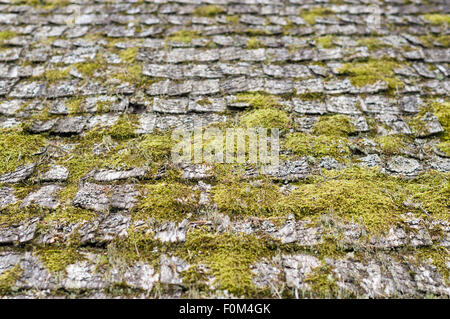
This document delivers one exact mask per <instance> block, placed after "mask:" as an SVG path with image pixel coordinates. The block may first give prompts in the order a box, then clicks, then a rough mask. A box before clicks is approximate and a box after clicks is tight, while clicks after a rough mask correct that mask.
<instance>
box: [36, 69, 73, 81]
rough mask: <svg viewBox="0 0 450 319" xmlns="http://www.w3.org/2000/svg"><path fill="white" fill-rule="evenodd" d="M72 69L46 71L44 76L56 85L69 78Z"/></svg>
mask: <svg viewBox="0 0 450 319" xmlns="http://www.w3.org/2000/svg"><path fill="white" fill-rule="evenodd" d="M69 72H70V68H64V69H54V70H46V71H45V72H44V74H43V78H44V79H45V80H46V81H47V82H48V83H54V82H58V81H61V80H65V79H68V78H69Z"/></svg>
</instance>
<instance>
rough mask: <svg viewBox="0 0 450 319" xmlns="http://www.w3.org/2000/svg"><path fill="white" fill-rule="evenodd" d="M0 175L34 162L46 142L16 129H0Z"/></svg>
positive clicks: (39, 137) (40, 137) (37, 136)
mask: <svg viewBox="0 0 450 319" xmlns="http://www.w3.org/2000/svg"><path fill="white" fill-rule="evenodd" d="M0 135H1V138H0V174H4V173H7V172H12V171H14V170H15V169H16V168H17V167H19V166H20V165H24V164H29V163H32V162H36V161H37V160H38V157H37V156H36V155H34V154H36V153H37V152H38V151H39V150H40V149H41V148H43V147H45V146H46V144H47V140H46V139H45V138H44V137H43V136H41V135H30V134H27V133H25V132H23V131H22V130H18V129H0Z"/></svg>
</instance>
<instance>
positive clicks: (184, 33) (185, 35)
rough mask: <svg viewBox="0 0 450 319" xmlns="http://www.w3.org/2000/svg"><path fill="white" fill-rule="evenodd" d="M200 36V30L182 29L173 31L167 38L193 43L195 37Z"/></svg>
mask: <svg viewBox="0 0 450 319" xmlns="http://www.w3.org/2000/svg"><path fill="white" fill-rule="evenodd" d="M198 37H199V32H198V31H193V30H180V31H176V32H173V33H172V34H170V36H169V37H168V38H167V40H170V41H173V42H183V43H191V42H192V40H193V39H196V38H198Z"/></svg>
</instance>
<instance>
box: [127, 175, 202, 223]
mask: <svg viewBox="0 0 450 319" xmlns="http://www.w3.org/2000/svg"><path fill="white" fill-rule="evenodd" d="M198 200H199V192H198V191H194V190H193V189H192V188H191V187H189V186H186V185H183V184H180V183H177V182H170V183H167V182H163V183H158V184H154V185H145V186H143V187H142V189H141V196H140V200H139V203H138V205H137V209H136V210H135V212H134V214H133V218H135V219H144V220H147V219H150V218H154V219H156V220H183V219H184V218H186V217H187V215H188V214H189V213H193V212H195V211H196V210H197V209H198Z"/></svg>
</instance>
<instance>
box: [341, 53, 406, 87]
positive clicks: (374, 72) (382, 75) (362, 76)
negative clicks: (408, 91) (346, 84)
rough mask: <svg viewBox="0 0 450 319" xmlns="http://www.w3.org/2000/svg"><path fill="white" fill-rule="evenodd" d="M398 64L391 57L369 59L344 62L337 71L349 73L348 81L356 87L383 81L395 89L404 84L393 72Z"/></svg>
mask: <svg viewBox="0 0 450 319" xmlns="http://www.w3.org/2000/svg"><path fill="white" fill-rule="evenodd" d="M400 66H401V65H400V64H399V63H398V62H396V61H394V60H391V59H378V60H376V59H371V60H369V61H367V62H357V63H345V64H344V65H342V67H341V68H339V70H338V72H339V73H343V74H348V75H350V81H351V83H352V84H353V85H354V86H356V87H361V86H365V85H370V84H374V83H376V82H378V81H384V82H386V83H387V85H388V87H389V88H390V89H394V90H395V89H397V88H401V87H402V86H403V85H404V84H403V82H402V81H401V80H400V79H399V78H397V77H396V76H395V74H394V69H396V68H398V67H400Z"/></svg>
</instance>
